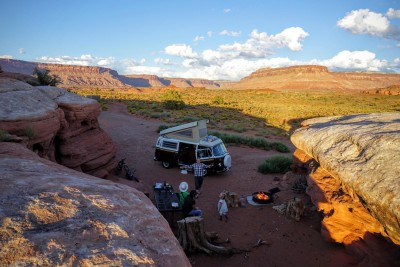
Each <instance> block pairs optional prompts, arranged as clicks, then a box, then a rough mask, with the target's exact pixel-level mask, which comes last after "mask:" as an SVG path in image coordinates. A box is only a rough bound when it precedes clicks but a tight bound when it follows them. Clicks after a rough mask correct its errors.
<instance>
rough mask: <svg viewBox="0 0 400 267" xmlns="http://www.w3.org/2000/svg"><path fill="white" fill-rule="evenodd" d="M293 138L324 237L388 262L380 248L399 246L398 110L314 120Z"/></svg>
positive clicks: (363, 254) (399, 131)
mask: <svg viewBox="0 0 400 267" xmlns="http://www.w3.org/2000/svg"><path fill="white" fill-rule="evenodd" d="M291 140H292V142H293V144H294V145H295V146H296V147H297V150H296V152H295V154H294V156H295V159H296V160H297V164H296V167H297V169H299V168H300V169H301V168H302V167H304V168H307V169H308V172H309V175H308V185H309V186H308V188H307V193H308V194H309V195H310V196H311V199H312V201H313V202H314V204H315V205H316V206H317V209H318V210H319V211H321V212H322V213H323V215H324V218H323V222H322V234H323V236H324V237H325V238H326V239H327V240H329V241H334V242H339V243H344V244H345V245H346V247H347V248H348V249H349V250H351V251H352V252H353V253H355V254H358V255H359V256H360V257H367V256H368V257H370V259H374V260H375V261H378V263H377V262H375V263H374V264H384V262H383V263H382V262H379V260H380V255H379V253H384V252H383V251H384V250H385V249H387V250H388V251H391V250H390V249H389V248H390V247H391V246H389V244H395V245H397V246H399V245H400V225H399V221H400V164H399V162H400V113H380V114H378V113H376V114H358V115H349V116H343V117H325V118H316V119H310V120H306V121H304V122H303V124H302V128H300V129H298V130H297V131H295V133H294V134H293V135H292V137H291ZM379 236H381V237H383V239H382V238H379ZM385 239H386V241H384V240H385ZM397 252H398V251H397ZM365 254H366V255H365ZM390 255H391V256H393V254H390ZM398 256H399V255H397V257H398ZM385 264H386V263H385ZM377 266H381V265H377ZM382 266H384V265H382Z"/></svg>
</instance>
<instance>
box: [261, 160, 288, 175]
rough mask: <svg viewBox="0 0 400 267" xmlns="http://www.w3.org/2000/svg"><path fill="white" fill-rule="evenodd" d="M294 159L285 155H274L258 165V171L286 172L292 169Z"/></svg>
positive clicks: (265, 172)
mask: <svg viewBox="0 0 400 267" xmlns="http://www.w3.org/2000/svg"><path fill="white" fill-rule="evenodd" d="M291 164H292V159H291V158H288V157H285V156H280V155H276V156H272V157H270V158H268V159H266V160H265V161H264V162H263V163H262V164H260V165H258V169H257V170H258V171H259V172H261V173H264V174H267V173H285V172H287V171H289V170H290V165H291Z"/></svg>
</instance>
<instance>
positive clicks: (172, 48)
mask: <svg viewBox="0 0 400 267" xmlns="http://www.w3.org/2000/svg"><path fill="white" fill-rule="evenodd" d="M164 52H165V53H166V54H167V55H171V56H179V57H184V58H195V57H197V53H196V52H193V49H192V48H191V47H190V46H189V45H185V44H173V45H169V46H167V47H166V48H165V49H164Z"/></svg>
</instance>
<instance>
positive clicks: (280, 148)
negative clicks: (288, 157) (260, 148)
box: [271, 142, 290, 153]
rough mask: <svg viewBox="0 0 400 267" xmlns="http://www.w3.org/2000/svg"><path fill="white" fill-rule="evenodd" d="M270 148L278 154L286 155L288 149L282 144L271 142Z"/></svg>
mask: <svg viewBox="0 0 400 267" xmlns="http://www.w3.org/2000/svg"><path fill="white" fill-rule="evenodd" d="M271 146H272V147H273V148H274V149H275V150H276V151H278V152H282V153H288V152H290V149H289V148H288V147H287V146H286V145H285V144H283V143H279V142H273V143H272V144H271Z"/></svg>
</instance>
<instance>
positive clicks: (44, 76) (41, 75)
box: [33, 68, 61, 86]
mask: <svg viewBox="0 0 400 267" xmlns="http://www.w3.org/2000/svg"><path fill="white" fill-rule="evenodd" d="M49 73H50V71H49V70H43V71H42V70H40V69H39V68H35V69H34V70H33V74H34V75H36V77H37V79H38V81H39V85H50V86H57V84H59V83H60V82H61V80H60V78H59V77H58V76H57V75H51V74H49Z"/></svg>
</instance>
